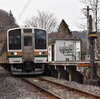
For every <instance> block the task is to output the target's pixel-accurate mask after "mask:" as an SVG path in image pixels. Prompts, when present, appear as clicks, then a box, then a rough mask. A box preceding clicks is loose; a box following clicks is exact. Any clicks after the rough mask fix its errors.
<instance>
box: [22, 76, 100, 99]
mask: <svg viewBox="0 0 100 99" xmlns="http://www.w3.org/2000/svg"><path fill="white" fill-rule="evenodd" d="M21 79H23V80H24V81H26V82H28V83H30V84H32V85H35V86H37V87H38V88H40V89H41V90H43V91H45V92H47V93H48V94H50V96H52V97H53V99H75V98H77V99H79V98H82V97H83V98H82V99H100V96H98V95H94V94H92V93H89V92H85V91H82V90H79V89H76V88H73V87H71V86H67V85H66V84H62V83H60V82H55V81H52V80H50V79H46V78H45V77H36V78H23V77H21Z"/></svg>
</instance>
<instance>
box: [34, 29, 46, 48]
mask: <svg viewBox="0 0 100 99" xmlns="http://www.w3.org/2000/svg"><path fill="white" fill-rule="evenodd" d="M34 31H35V49H46V31H44V30H40V29H35V30H34Z"/></svg>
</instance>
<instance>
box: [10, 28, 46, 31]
mask: <svg viewBox="0 0 100 99" xmlns="http://www.w3.org/2000/svg"><path fill="white" fill-rule="evenodd" d="M17 29H42V30H45V29H43V28H38V27H16V28H11V29H9V30H8V31H11V30H17ZM45 31H46V30H45Z"/></svg>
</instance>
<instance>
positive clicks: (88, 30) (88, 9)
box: [83, 6, 92, 60]
mask: <svg viewBox="0 0 100 99" xmlns="http://www.w3.org/2000/svg"><path fill="white" fill-rule="evenodd" d="M83 10H86V11H87V52H86V60H88V58H89V40H88V34H89V32H90V27H89V11H90V10H92V9H91V8H89V6H87V8H84V9H83Z"/></svg>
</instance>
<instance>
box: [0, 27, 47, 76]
mask: <svg viewBox="0 0 100 99" xmlns="http://www.w3.org/2000/svg"><path fill="white" fill-rule="evenodd" d="M47 40H48V36H47V32H46V31H45V30H44V29H40V28H35V27H18V28H12V29H9V30H8V31H7V41H6V42H5V44H4V46H3V48H2V50H1V52H0V63H1V64H2V66H5V67H6V68H8V67H9V68H10V70H11V72H12V73H13V74H15V75H19V74H21V75H24V74H42V73H43V72H44V66H45V64H46V63H47V58H48V50H47V49H48V46H47V44H48V42H47Z"/></svg>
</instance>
